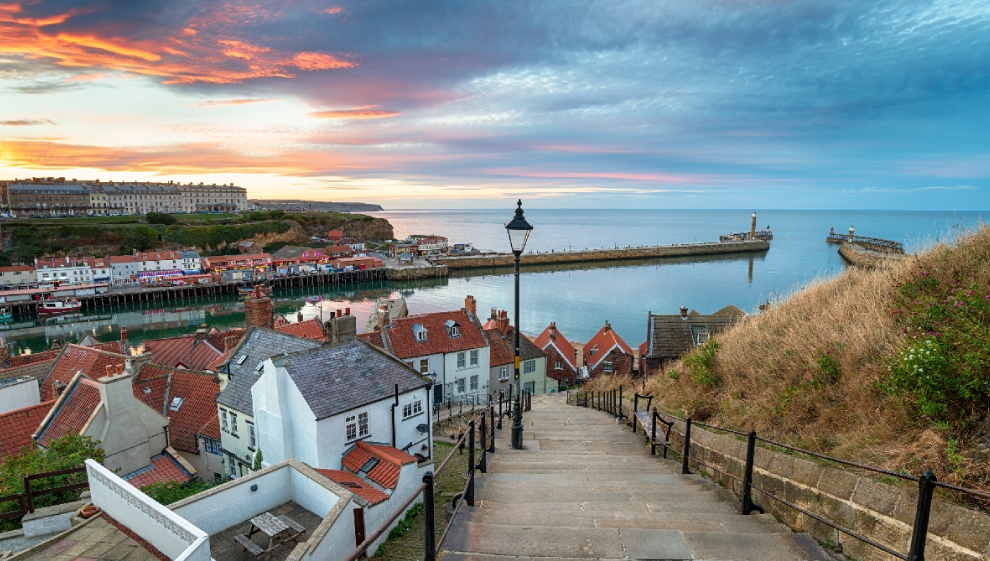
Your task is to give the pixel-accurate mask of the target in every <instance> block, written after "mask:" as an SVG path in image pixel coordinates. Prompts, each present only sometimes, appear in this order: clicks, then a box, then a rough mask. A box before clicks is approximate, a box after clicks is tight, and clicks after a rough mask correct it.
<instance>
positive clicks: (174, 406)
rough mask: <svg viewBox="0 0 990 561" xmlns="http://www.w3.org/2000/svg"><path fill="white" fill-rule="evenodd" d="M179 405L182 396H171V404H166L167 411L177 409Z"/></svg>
mask: <svg viewBox="0 0 990 561" xmlns="http://www.w3.org/2000/svg"><path fill="white" fill-rule="evenodd" d="M179 407H182V398H181V397H174V398H172V404H171V405H169V406H168V409H169V411H178V410H179Z"/></svg>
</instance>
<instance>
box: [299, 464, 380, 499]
mask: <svg viewBox="0 0 990 561" xmlns="http://www.w3.org/2000/svg"><path fill="white" fill-rule="evenodd" d="M316 471H318V472H319V473H321V474H322V475H323V476H325V477H326V478H328V479H330V480H331V481H333V482H335V483H339V484H340V485H341V486H343V487H346V488H347V490H348V491H351V492H352V493H354V494H355V495H358V496H359V497H363V498H364V499H365V500H367V501H368V502H369V503H371V504H373V505H376V504H378V503H383V502H385V501H387V500H388V495H387V494H386V493H383V492H381V491H379V490H378V489H375V488H374V487H372V486H371V485H369V484H368V482H367V481H365V480H363V479H361V478H360V477H358V476H356V475H354V474H353V473H351V472H349V471H342V470H339V469H318V470H316Z"/></svg>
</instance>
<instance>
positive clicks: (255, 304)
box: [244, 285, 275, 329]
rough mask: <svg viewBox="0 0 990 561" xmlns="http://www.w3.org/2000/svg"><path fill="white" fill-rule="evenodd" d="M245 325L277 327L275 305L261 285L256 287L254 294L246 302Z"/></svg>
mask: <svg viewBox="0 0 990 561" xmlns="http://www.w3.org/2000/svg"><path fill="white" fill-rule="evenodd" d="M244 324H245V327H252V326H258V327H266V328H268V329H272V328H274V327H275V303H274V302H272V299H271V298H269V297H268V295H267V294H265V292H264V291H263V290H262V288H261V286H260V285H255V287H254V292H253V293H252V294H251V295H249V296H248V297H247V298H246V299H245V300H244Z"/></svg>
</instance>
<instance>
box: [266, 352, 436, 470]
mask: <svg viewBox="0 0 990 561" xmlns="http://www.w3.org/2000/svg"><path fill="white" fill-rule="evenodd" d="M263 371H264V372H263V374H262V375H261V377H260V378H259V379H258V381H257V382H256V383H255V384H254V385H253V386H252V388H251V394H252V400H253V404H254V418H255V422H256V424H257V430H258V438H259V440H258V442H259V444H260V446H261V449H262V450H263V451H264V454H263V456H264V460H265V462H269V463H278V462H281V461H284V460H287V459H289V458H295V459H296V460H299V461H302V462H305V463H306V464H308V465H310V466H312V467H315V468H322V469H334V470H339V469H341V468H342V467H343V461H344V457H345V456H346V455H347V452H348V451H349V447H351V446H354V445H355V444H357V443H359V442H360V443H365V442H367V443H372V442H377V443H384V444H385V445H386V446H391V447H392V448H398V449H399V450H402V451H403V452H406V453H408V454H418V455H420V456H421V457H422V458H424V459H425V458H428V457H430V454H431V444H432V439H431V428H430V413H429V411H430V395H429V389H430V387H431V386H432V382H431V381H430V380H429V379H428V378H426V377H425V376H422V375H420V374H418V373H416V372H415V371H414V370H412V369H411V368H410V367H409V366H407V365H406V364H404V363H403V362H402V361H400V360H398V359H396V358H395V357H394V356H391V355H389V354H388V353H385V352H383V351H381V350H380V349H377V348H376V347H374V346H372V345H368V344H367V343H365V342H363V341H356V340H355V341H350V342H347V343H343V344H340V345H335V346H330V347H324V348H318V349H311V350H307V351H301V352H298V353H293V354H289V355H284V356H276V357H273V358H271V359H268V360H266V361H264V365H263Z"/></svg>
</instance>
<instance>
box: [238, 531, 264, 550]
mask: <svg viewBox="0 0 990 561" xmlns="http://www.w3.org/2000/svg"><path fill="white" fill-rule="evenodd" d="M234 541H236V542H237V543H239V544H241V546H243V547H244V549H246V550H248V551H249V552H251V553H253V554H254V555H261V554H262V553H264V552H265V550H264V549H262V548H261V546H260V545H258V544H256V543H254V542H253V541H251V540H250V539H249V538H248V537H247V536H245V535H244V534H237V535H236V536H234Z"/></svg>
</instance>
